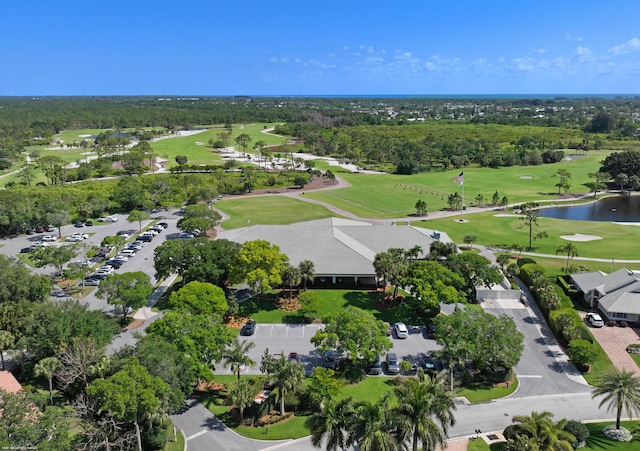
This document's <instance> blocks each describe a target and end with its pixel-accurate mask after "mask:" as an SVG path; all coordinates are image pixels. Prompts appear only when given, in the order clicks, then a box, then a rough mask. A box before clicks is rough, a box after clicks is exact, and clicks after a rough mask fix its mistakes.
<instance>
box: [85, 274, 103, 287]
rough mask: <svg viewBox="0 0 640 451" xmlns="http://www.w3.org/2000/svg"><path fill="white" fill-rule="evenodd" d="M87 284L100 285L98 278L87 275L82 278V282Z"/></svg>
mask: <svg viewBox="0 0 640 451" xmlns="http://www.w3.org/2000/svg"><path fill="white" fill-rule="evenodd" d="M81 283H84V284H85V285H87V286H95V287H97V286H98V285H100V279H96V278H95V277H91V276H87V277H85V278H84V280H83V282H81Z"/></svg>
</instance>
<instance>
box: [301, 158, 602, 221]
mask: <svg viewBox="0 0 640 451" xmlns="http://www.w3.org/2000/svg"><path fill="white" fill-rule="evenodd" d="M606 155H607V153H606V152H590V153H589V155H588V156H583V157H580V158H578V159H577V160H575V161H571V162H568V161H563V162H560V163H556V164H545V165H539V166H512V167H506V168H500V169H491V168H464V183H465V186H464V190H465V204H466V205H473V204H474V203H475V197H476V196H477V195H478V194H482V195H483V196H484V199H485V202H490V201H491V198H492V196H493V194H494V192H496V191H497V192H498V195H499V197H500V199H502V197H503V196H506V197H507V199H508V201H509V202H510V203H514V202H524V201H530V200H553V199H555V198H556V196H557V194H558V189H557V188H556V186H555V184H556V183H557V180H558V179H557V178H554V177H552V174H554V173H555V172H556V171H557V170H558V169H567V170H568V171H569V172H571V174H572V179H571V185H572V189H571V191H570V192H572V193H586V192H588V191H589V189H588V188H587V186H586V184H587V183H588V182H589V181H590V179H589V178H588V177H587V174H588V173H589V172H596V171H597V170H598V169H599V167H600V166H599V163H600V161H601V160H602V159H603V158H604V157H605V156H606ZM331 170H332V171H333V172H334V173H335V174H337V175H339V176H340V177H342V178H344V179H345V180H346V181H347V182H349V183H350V184H351V185H352V186H351V187H350V188H344V189H340V190H331V191H324V192H308V193H306V194H305V196H307V197H309V198H311V199H317V200H321V201H323V202H327V203H329V204H332V205H335V206H337V207H339V208H342V209H344V210H347V211H350V212H352V213H354V214H356V215H358V216H361V217H364V218H380V219H383V218H399V217H405V216H408V215H411V214H414V213H415V212H416V210H415V204H416V202H417V201H418V200H420V199H422V200H423V201H425V202H426V203H427V211H432V212H433V211H438V210H441V209H444V208H448V205H447V197H448V196H449V195H450V194H453V193H454V192H458V193H459V194H460V195H462V187H460V186H458V185H457V184H455V183H453V179H454V178H455V177H456V176H457V175H458V174H459V173H460V171H461V170H460V169H453V170H449V171H446V172H425V173H421V174H415V175H395V174H362V173H352V172H348V171H346V170H341V169H339V168H336V167H331Z"/></svg>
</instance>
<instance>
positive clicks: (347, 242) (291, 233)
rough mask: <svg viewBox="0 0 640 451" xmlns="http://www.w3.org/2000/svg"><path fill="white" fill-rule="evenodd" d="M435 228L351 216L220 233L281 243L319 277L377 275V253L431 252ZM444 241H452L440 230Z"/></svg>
mask: <svg viewBox="0 0 640 451" xmlns="http://www.w3.org/2000/svg"><path fill="white" fill-rule="evenodd" d="M433 232H434V231H433V230H429V229H423V228H420V227H413V226H405V225H402V226H392V225H371V224H369V223H366V222H360V221H353V220H350V219H339V218H326V219H319V220H316V221H307V222H299V223H296V224H290V225H254V226H251V227H242V228H239V229H233V230H225V231H223V232H221V233H219V234H218V237H219V238H225V239H228V240H230V241H235V242H238V243H245V242H247V241H253V240H257V239H262V240H266V241H269V242H270V243H273V244H277V245H278V246H279V247H280V251H281V252H283V253H285V254H286V255H287V256H289V261H290V263H291V264H292V265H294V266H297V265H298V264H299V263H300V262H301V261H302V260H311V261H312V262H313V264H314V267H315V273H316V276H318V277H322V276H340V275H343V276H349V275H352V276H361V277H371V276H374V275H375V271H374V269H373V260H374V258H375V256H376V254H378V253H380V252H384V251H387V250H388V249H389V248H392V247H396V248H402V249H405V250H408V249H410V248H412V247H414V246H416V245H418V246H420V247H422V250H423V253H424V254H426V253H428V252H429V247H430V246H431V243H432V242H433V241H436V240H435V238H433ZM440 241H444V242H447V243H448V242H451V239H450V238H449V236H448V235H447V234H446V233H443V232H440Z"/></svg>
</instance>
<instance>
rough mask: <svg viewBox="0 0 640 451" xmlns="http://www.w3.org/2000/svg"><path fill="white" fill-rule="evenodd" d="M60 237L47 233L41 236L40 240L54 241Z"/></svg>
mask: <svg viewBox="0 0 640 451" xmlns="http://www.w3.org/2000/svg"><path fill="white" fill-rule="evenodd" d="M57 240H58V239H57V238H56V237H55V236H53V235H45V236H43V237H42V238H40V241H45V242H54V241H57Z"/></svg>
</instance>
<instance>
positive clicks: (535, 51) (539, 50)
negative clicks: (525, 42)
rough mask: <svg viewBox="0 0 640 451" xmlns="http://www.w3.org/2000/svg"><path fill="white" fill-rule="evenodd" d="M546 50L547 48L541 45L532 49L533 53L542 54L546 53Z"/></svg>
mask: <svg viewBox="0 0 640 451" xmlns="http://www.w3.org/2000/svg"><path fill="white" fill-rule="evenodd" d="M547 51H548V50H547V49H545V48H543V47H540V48H537V49H533V53H539V54H541V55H544V54H545V53H547Z"/></svg>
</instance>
